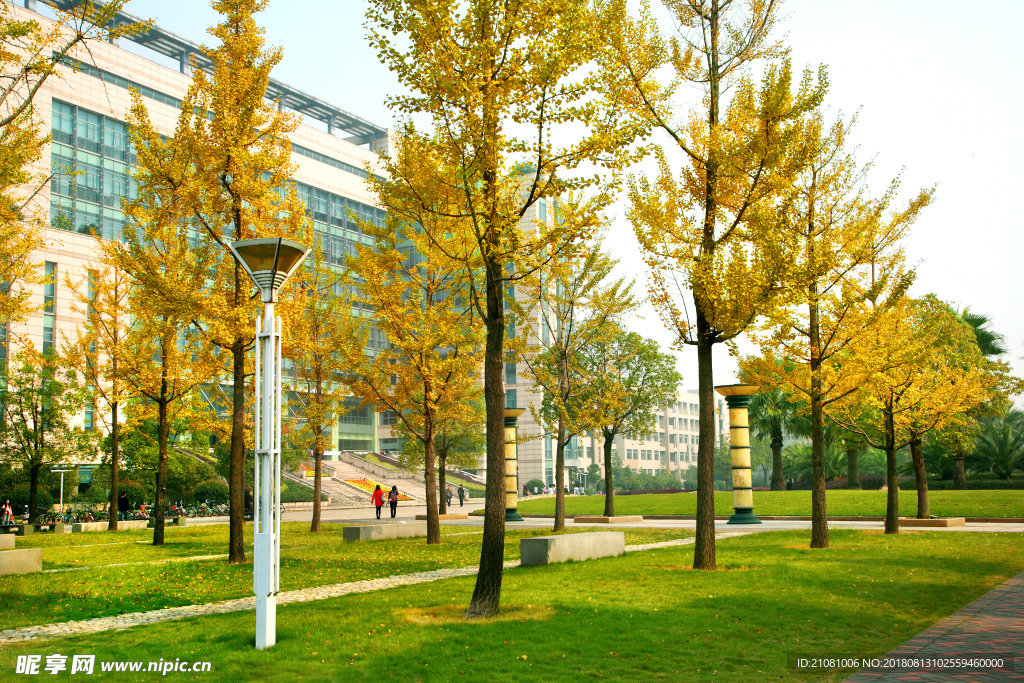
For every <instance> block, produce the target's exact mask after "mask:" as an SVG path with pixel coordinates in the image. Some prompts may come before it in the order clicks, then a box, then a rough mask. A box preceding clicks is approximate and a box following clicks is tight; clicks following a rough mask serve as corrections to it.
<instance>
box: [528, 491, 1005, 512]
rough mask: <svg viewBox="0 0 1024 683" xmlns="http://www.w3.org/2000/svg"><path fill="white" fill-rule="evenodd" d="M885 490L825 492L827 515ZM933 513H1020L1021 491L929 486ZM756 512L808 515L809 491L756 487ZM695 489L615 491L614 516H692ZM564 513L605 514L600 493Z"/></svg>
mask: <svg viewBox="0 0 1024 683" xmlns="http://www.w3.org/2000/svg"><path fill="white" fill-rule="evenodd" d="M885 496H886V491H847V490H844V489H838V490H834V491H829V492H828V493H827V494H826V496H825V501H826V505H827V507H828V514H829V515H835V516H851V515H865V516H884V515H885ZM928 500H929V503H930V505H931V513H932V514H933V515H937V516H939V517H1024V491H932V492H930V493H929V495H928ZM519 512H520V513H523V514H550V515H553V514H555V499H554V498H541V499H537V500H526V501H523V502H522V503H520V504H519ZM754 512H755V513H757V514H760V515H810V514H811V492H810V491H754ZM696 513H697V494H695V493H658V494H641V495H637V496H615V514H617V515H693V514H696ZM715 513H716V514H719V515H729V514H732V492H731V491H719V492H718V493H716V494H715ZM565 514H567V515H600V514H604V496H581V497H575V496H573V497H568V498H566V499H565ZM916 515H917V491H900V516H903V517H914V516H916Z"/></svg>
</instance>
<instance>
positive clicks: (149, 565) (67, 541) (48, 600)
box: [0, 522, 693, 629]
mask: <svg viewBox="0 0 1024 683" xmlns="http://www.w3.org/2000/svg"><path fill="white" fill-rule="evenodd" d="M324 529H325V530H324V531H321V532H320V533H318V534H312V533H310V531H309V525H308V524H307V523H301V522H290V523H285V524H284V535H283V537H282V542H281V590H285V591H287V590H295V589H297V588H306V587H309V586H321V585H326V584H333V583H344V582H347V581H358V580H361V579H373V578H380V577H384V576H390V575H393V574H408V573H410V572H418V571H427V570H431V569H441V568H444V567H464V566H470V565H474V564H477V563H478V562H479V561H480V539H481V537H482V531H481V530H480V529H474V528H472V527H455V526H442V527H441V533H442V536H441V538H442V543H441V544H440V545H435V546H428V545H426V542H425V540H426V539H423V538H411V539H402V540H397V541H391V542H387V543H383V542H371V543H345V542H344V540H343V539H342V526H341V525H338V524H325V525H324ZM580 531H584V530H583V529H581V530H580ZM550 533H551V532H550V531H549V530H544V529H527V530H515V531H509V533H508V537H507V541H506V545H505V557H506V558H507V559H510V560H512V559H518V558H519V539H520V538H522V537H525V536H540V535H544V534H550ZM692 535H693V534H692V532H688V531H685V530H663V529H631V530H629V531H627V532H626V542H627V543H650V542H654V541H664V540H669V539H672V538H683V537H687V536H692ZM152 538H153V532H152V531H142V530H139V531H120V532H117V533H110V534H107V533H92V534H65V535H62V536H53V535H50V534H45V535H34V536H30V537H27V538H18V539H17V547H18V548H42V549H43V569H44V570H48V569H69V568H75V569H76V571H68V572H57V573H43V574H26V575H21V576H3V577H0V629H5V628H14V627H17V626H27V625H31V624H44V623H51V622H60V621H69V620H80V619H87V618H90V617H101V616H109V615H112V614H118V613H120V612H139V611H146V610H152V609H161V608H163V607H177V606H180V605H192V604H201V603H206V602H215V601H218V600H227V599H230V598H239V597H246V596H249V595H252V564H251V562H252V526H251V525H247V526H246V553H247V559H248V560H249V563H248V564H244V565H228V564H227V543H228V527H227V525H226V524H218V525H208V526H195V527H185V528H175V527H170V528H168V529H167V530H166V540H167V542H166V544H165V545H164V546H162V547H154V546H152V545H151V541H152ZM211 555H213V556H219V557H213V558H210V559H205V560H189V559H187V558H191V557H203V556H211ZM165 560H174V561H170V562H162V561H165ZM179 560H180V561H179ZM117 565H120V566H117ZM83 568H84V569H83Z"/></svg>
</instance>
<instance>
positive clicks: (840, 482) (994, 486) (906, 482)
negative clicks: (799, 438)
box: [616, 474, 1024, 493]
mask: <svg viewBox="0 0 1024 683" xmlns="http://www.w3.org/2000/svg"><path fill="white" fill-rule="evenodd" d="M897 481H898V482H899V487H900V490H901V491H916V490H917V481H916V480H915V479H914V477H898V478H897ZM884 485H885V477H883V476H880V475H873V474H862V475H861V477H860V488H861V490H863V491H877V490H879V489H880V488H882V487H883V486H884ZM810 488H811V482H809V481H798V482H795V483H794V484H793V487H792V490H793V491H809V490H810ZM825 488H826V489H845V488H849V487H848V486H847V478H846V477H839V478H838V479H830V480H829V481H826V482H825ZM928 489H929V490H930V491H952V490H953V480H952V479H929V480H928ZM967 490H968V491H1019V490H1024V477H1015V478H1013V479H990V478H987V477H985V478H983V477H968V478H967ZM616 493H618V492H616Z"/></svg>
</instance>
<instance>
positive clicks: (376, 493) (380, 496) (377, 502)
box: [371, 484, 395, 519]
mask: <svg viewBox="0 0 1024 683" xmlns="http://www.w3.org/2000/svg"><path fill="white" fill-rule="evenodd" d="M371 500H372V501H373V506H374V507H375V508H377V519H380V509H381V508H382V507H384V492H383V491H381V490H380V484H377V488H375V489H374V490H373V498H371ZM391 516H392V517H394V516H395V515H394V513H392V515H391Z"/></svg>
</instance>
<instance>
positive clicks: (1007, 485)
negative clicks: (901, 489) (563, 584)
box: [928, 477, 1024, 491]
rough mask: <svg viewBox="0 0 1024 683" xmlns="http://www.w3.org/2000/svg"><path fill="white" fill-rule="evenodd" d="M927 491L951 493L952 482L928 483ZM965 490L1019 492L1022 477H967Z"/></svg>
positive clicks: (1023, 486) (1023, 479) (1023, 480)
mask: <svg viewBox="0 0 1024 683" xmlns="http://www.w3.org/2000/svg"><path fill="white" fill-rule="evenodd" d="M928 490H930V491H952V490H953V482H952V481H948V480H943V481H932V480H929V481H928ZM967 490H968V491H993V490H996V491H1021V490H1024V477H1015V478H1014V479H975V478H974V477H968V479H967Z"/></svg>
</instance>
